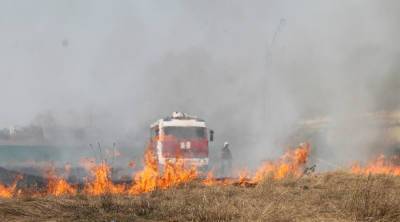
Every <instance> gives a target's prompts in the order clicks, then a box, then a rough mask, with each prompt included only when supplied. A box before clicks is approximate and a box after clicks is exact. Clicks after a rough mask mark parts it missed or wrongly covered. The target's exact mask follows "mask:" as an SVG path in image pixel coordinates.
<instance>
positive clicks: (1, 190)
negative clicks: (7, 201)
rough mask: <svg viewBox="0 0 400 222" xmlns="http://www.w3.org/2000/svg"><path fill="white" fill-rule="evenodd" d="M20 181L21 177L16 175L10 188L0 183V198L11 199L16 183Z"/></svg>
mask: <svg viewBox="0 0 400 222" xmlns="http://www.w3.org/2000/svg"><path fill="white" fill-rule="evenodd" d="M21 179H22V176H20V175H18V176H17V177H16V178H15V180H14V182H13V183H12V184H11V185H10V186H6V185H4V184H2V183H0V198H11V197H12V196H13V195H14V193H15V190H16V188H17V183H18V181H19V180H21Z"/></svg>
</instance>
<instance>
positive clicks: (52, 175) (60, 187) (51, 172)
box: [46, 164, 77, 196]
mask: <svg viewBox="0 0 400 222" xmlns="http://www.w3.org/2000/svg"><path fill="white" fill-rule="evenodd" d="M70 167H71V166H70V165H69V164H67V165H65V170H66V172H68V173H69V170H70ZM46 178H47V194H50V195H54V196H63V195H75V194H76V192H77V189H76V188H75V187H73V186H72V185H70V184H69V183H68V182H67V181H66V180H65V179H64V178H62V177H60V176H57V175H56V170H55V167H54V166H51V167H49V168H48V169H47V170H46Z"/></svg>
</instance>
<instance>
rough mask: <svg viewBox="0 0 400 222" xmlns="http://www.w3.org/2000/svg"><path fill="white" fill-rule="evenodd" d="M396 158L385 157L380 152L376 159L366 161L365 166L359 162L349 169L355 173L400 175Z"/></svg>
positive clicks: (397, 158)
mask: <svg viewBox="0 0 400 222" xmlns="http://www.w3.org/2000/svg"><path fill="white" fill-rule="evenodd" d="M398 160H399V157H398V156H394V157H391V158H386V157H385V156H384V155H383V154H381V155H379V156H378V157H377V158H376V159H374V160H372V161H370V162H369V163H367V165H366V166H361V165H360V164H359V163H356V164H354V165H353V166H352V167H351V169H350V170H351V172H352V173H355V174H364V175H368V174H387V175H394V176H400V166H399V165H398V164H396V163H395V162H398Z"/></svg>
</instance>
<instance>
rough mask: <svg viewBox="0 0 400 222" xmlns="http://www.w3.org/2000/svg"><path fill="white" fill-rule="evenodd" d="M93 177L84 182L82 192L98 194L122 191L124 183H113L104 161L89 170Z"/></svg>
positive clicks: (108, 168)
mask: <svg viewBox="0 0 400 222" xmlns="http://www.w3.org/2000/svg"><path fill="white" fill-rule="evenodd" d="M91 172H92V175H93V177H94V179H93V180H92V181H90V182H87V183H86V184H85V188H84V192H85V193H87V194H89V195H93V196H99V195H103V194H118V193H123V192H124V190H125V185H123V184H122V185H118V184H113V182H112V181H111V178H110V167H109V166H108V165H107V164H106V163H101V164H99V165H97V166H95V167H93V168H92V170H91Z"/></svg>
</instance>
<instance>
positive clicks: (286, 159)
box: [252, 143, 310, 182]
mask: <svg viewBox="0 0 400 222" xmlns="http://www.w3.org/2000/svg"><path fill="white" fill-rule="evenodd" d="M309 153H310V145H309V144H308V143H302V144H300V145H299V146H298V147H297V148H296V149H294V150H289V151H287V152H286V153H285V154H284V155H283V156H282V157H281V158H280V159H279V160H277V161H274V162H272V161H269V162H266V163H264V164H263V165H262V166H261V167H260V168H259V169H258V170H257V171H256V174H255V176H254V177H253V179H252V181H253V182H259V181H261V180H263V179H264V178H265V177H267V176H272V178H274V179H277V180H279V179H283V178H285V177H287V176H289V175H294V176H300V175H302V173H303V166H304V165H305V164H306V163H307V159H308V156H309Z"/></svg>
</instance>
